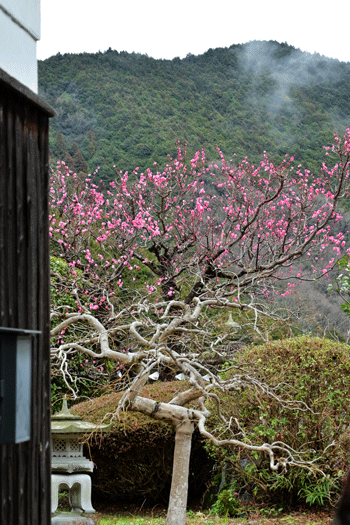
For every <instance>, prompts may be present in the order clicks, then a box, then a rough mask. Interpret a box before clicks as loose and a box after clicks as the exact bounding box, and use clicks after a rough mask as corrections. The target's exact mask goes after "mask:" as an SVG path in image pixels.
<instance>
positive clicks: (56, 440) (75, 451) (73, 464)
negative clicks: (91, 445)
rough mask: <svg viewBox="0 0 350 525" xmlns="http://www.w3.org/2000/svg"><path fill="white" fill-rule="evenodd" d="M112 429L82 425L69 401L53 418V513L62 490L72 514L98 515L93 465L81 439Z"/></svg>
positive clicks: (64, 403)
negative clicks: (84, 436) (93, 489)
mask: <svg viewBox="0 0 350 525" xmlns="http://www.w3.org/2000/svg"><path fill="white" fill-rule="evenodd" d="M109 429H110V425H99V426H97V425H94V424H92V423H89V422H87V421H82V418H81V417H80V416H75V415H74V414H72V413H71V412H70V411H69V409H68V405H67V399H66V398H64V400H63V406H62V410H61V412H58V413H56V414H55V415H53V416H52V418H51V451H52V452H51V454H52V457H51V469H52V474H51V512H52V513H55V512H56V510H57V507H58V493H59V490H60V488H61V487H62V488H65V489H68V491H69V503H70V505H71V507H72V512H73V513H77V514H82V513H83V512H85V513H87V514H89V513H94V512H95V510H94V509H93V507H92V504H91V477H90V475H89V473H90V472H92V471H93V468H94V464H93V463H92V461H89V460H88V459H87V458H85V457H84V455H83V443H81V442H80V440H79V438H81V437H82V436H83V435H84V434H87V433H91V432H98V431H99V432H102V431H107V430H109ZM52 522H53V523H54V521H52ZM90 522H91V520H90V521H89V523H90ZM86 523H88V522H86Z"/></svg>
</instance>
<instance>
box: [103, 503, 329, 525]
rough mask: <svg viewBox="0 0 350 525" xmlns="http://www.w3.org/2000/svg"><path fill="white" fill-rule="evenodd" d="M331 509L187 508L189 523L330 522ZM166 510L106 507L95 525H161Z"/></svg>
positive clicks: (281, 524)
mask: <svg viewBox="0 0 350 525" xmlns="http://www.w3.org/2000/svg"><path fill="white" fill-rule="evenodd" d="M332 514H333V512H332V510H327V511H324V510H322V511H321V510H318V511H317V510H310V509H299V510H298V511H294V512H291V513H282V512H279V511H278V510H277V509H257V508H253V507H250V508H249V509H247V513H246V514H245V515H244V516H242V517H239V518H229V517H218V516H213V515H210V514H208V513H204V512H200V511H198V512H197V511H191V510H190V511H189V512H188V514H187V516H188V518H187V524H188V525H241V524H242V525H331V523H332ZM165 515H166V512H165V511H164V510H163V509H157V508H154V509H153V511H152V512H147V513H142V512H140V511H138V510H137V509H135V512H133V511H124V512H121V511H120V510H116V511H115V512H113V511H111V510H110V509H109V511H108V512H105V511H99V512H96V514H95V515H94V519H95V521H96V524H97V525H164V523H165Z"/></svg>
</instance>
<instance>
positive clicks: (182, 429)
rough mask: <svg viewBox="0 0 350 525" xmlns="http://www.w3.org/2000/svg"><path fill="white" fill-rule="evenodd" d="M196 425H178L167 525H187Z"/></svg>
mask: <svg viewBox="0 0 350 525" xmlns="http://www.w3.org/2000/svg"><path fill="white" fill-rule="evenodd" d="M193 431H194V424H193V423H192V422H191V421H189V420H187V421H184V422H183V423H181V424H180V425H178V427H177V428H176V435H175V450H174V461H173V475H172V480H171V491H170V498H169V505H168V513H167V518H166V525H186V508H187V493H188V475H189V466H190V455H191V445H192V434H193Z"/></svg>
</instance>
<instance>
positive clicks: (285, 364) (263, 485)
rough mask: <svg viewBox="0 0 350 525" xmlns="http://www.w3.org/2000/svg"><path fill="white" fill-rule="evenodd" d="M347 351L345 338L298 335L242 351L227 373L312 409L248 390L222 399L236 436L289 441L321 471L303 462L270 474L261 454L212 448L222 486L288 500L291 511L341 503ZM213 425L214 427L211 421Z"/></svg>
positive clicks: (349, 400)
mask: <svg viewBox="0 0 350 525" xmlns="http://www.w3.org/2000/svg"><path fill="white" fill-rule="evenodd" d="M349 350H350V348H349V346H348V345H347V344H344V343H339V342H336V341H331V340H328V339H322V338H311V337H300V338H295V339H285V340H281V341H273V342H270V343H266V344H264V345H260V346H251V347H247V348H245V349H243V350H242V351H241V352H240V353H239V354H238V355H237V357H236V359H235V361H234V363H230V365H232V366H233V368H230V366H227V371H226V372H225V374H233V373H237V372H238V371H239V372H240V373H246V374H247V375H249V376H252V375H255V376H256V377H259V379H260V380H261V381H262V382H264V383H265V384H266V385H269V386H270V387H271V388H272V392H274V393H275V394H278V395H279V396H280V397H281V398H282V399H283V400H284V401H286V400H288V399H291V400H292V399H294V400H296V401H302V402H303V403H305V404H306V405H308V407H310V408H311V410H312V411H310V410H291V409H288V408H287V405H286V403H284V406H282V405H281V404H280V403H279V402H278V401H277V400H276V399H274V398H273V397H271V396H269V395H267V394H266V393H265V392H263V391H262V390H253V389H250V388H245V387H244V388H242V389H241V390H238V391H235V392H233V393H230V394H227V396H225V397H222V411H223V413H224V414H225V416H226V418H232V419H231V421H232V429H233V431H234V432H236V433H237V438H240V439H243V440H245V441H246V442H247V443H252V444H263V443H266V442H269V443H272V442H281V443H286V444H288V445H289V446H290V447H292V448H293V449H294V450H301V451H303V459H305V460H309V461H313V462H314V465H315V466H317V467H318V468H319V469H320V471H322V472H323V473H324V476H323V475H322V473H321V472H319V473H311V472H310V471H308V470H307V469H302V468H300V467H298V466H295V467H290V468H289V469H288V471H287V472H285V473H283V472H273V471H271V469H270V468H269V461H268V458H267V457H266V456H265V455H264V454H262V453H256V452H250V451H248V450H246V449H242V448H238V447H230V448H227V449H216V448H215V447H212V446H210V445H208V449H209V450H211V453H212V454H213V455H214V457H215V458H216V461H217V472H218V475H217V479H218V482H221V488H226V487H229V486H230V485H232V484H233V485H234V486H235V487H236V490H239V493H240V495H241V496H242V495H243V494H245V495H247V493H248V494H250V495H252V496H253V497H254V499H255V500H256V501H258V502H261V503H266V504H270V505H271V504H278V505H279V506H280V505H281V503H283V505H284V507H286V508H287V507H293V506H295V505H300V504H310V505H313V504H317V505H327V504H329V503H330V502H332V503H334V501H336V499H337V498H338V496H339V489H340V487H341V479H342V477H343V476H344V473H345V471H347V470H348V469H349V455H350V426H349V424H350V358H349ZM235 418H237V420H238V421H239V424H240V427H238V425H236V426H235ZM208 423H209V425H210V424H211V426H212V428H214V425H215V421H214V420H213V419H211V420H209V421H208ZM222 430H223V429H220V428H218V430H217V432H218V433H219V432H220V431H222ZM244 436H245V437H244ZM221 437H222V435H221ZM224 466H225V469H224V470H223V467H224ZM223 473H225V476H224V478H225V479H224V483H223ZM237 487H239V489H237Z"/></svg>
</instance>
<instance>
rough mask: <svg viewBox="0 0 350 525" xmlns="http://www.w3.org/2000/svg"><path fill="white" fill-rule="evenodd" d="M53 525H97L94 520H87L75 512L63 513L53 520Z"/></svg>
mask: <svg viewBox="0 0 350 525" xmlns="http://www.w3.org/2000/svg"><path fill="white" fill-rule="evenodd" d="M51 524H52V525H96V522H95V521H94V520H93V519H92V518H86V517H85V516H80V515H79V514H75V513H73V512H62V513H61V514H58V515H57V516H54V517H53V518H52V519H51Z"/></svg>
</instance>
